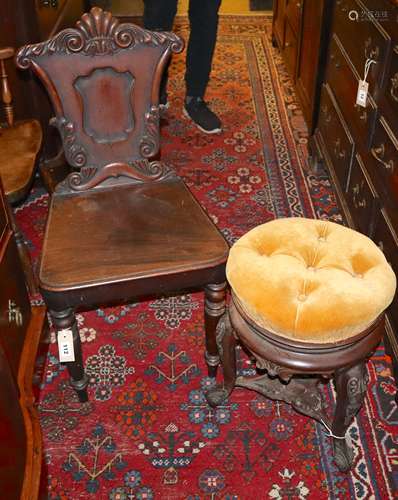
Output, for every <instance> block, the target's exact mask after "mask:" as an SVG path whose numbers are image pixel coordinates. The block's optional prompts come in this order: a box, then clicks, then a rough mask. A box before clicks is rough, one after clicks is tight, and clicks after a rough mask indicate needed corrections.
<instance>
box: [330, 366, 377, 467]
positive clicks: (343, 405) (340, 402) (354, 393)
mask: <svg viewBox="0 0 398 500" xmlns="http://www.w3.org/2000/svg"><path fill="white" fill-rule="evenodd" d="M334 380H335V383H336V392H337V400H336V409H335V413H334V419H333V425H332V432H333V434H334V435H336V436H344V435H345V433H346V431H347V429H348V427H349V425H350V424H351V422H352V420H353V419H354V417H355V415H356V414H357V413H358V411H359V410H360V408H361V406H362V403H363V400H364V397H365V394H366V386H367V382H368V379H367V372H366V363H365V361H363V362H361V363H359V364H357V365H355V366H352V367H350V368H342V369H340V370H338V371H336V372H335V374H334ZM333 450H334V460H335V462H336V465H337V467H338V468H339V469H340V470H341V471H342V472H346V471H348V470H350V469H351V467H352V463H353V460H354V454H353V451H352V448H351V446H350V445H349V444H348V443H347V438H346V439H336V438H333Z"/></svg>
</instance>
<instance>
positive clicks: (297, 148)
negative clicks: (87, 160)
mask: <svg viewBox="0 0 398 500" xmlns="http://www.w3.org/2000/svg"><path fill="white" fill-rule="evenodd" d="M176 31H177V32H178V33H180V34H182V35H183V36H184V37H185V38H186V35H187V31H188V22H187V20H186V18H179V20H178V22H177V26H176ZM270 38H271V18H270V17H267V16H253V17H252V16H250V17H249V16H248V17H245V16H236V17H234V16H223V17H222V18H221V23H220V29H219V37H218V43H217V48H216V52H215V58H214V69H213V73H212V78H211V82H210V86H209V89H208V93H207V99H208V101H209V102H210V103H211V106H212V108H213V109H214V110H215V111H216V112H217V113H218V114H219V115H220V117H221V118H222V121H223V126H224V130H223V132H222V133H221V134H220V135H211V136H207V135H204V134H202V133H201V132H199V131H198V130H197V129H196V128H195V127H194V126H193V125H192V123H191V122H189V121H187V119H185V118H184V117H183V115H182V103H183V97H184V79H183V74H184V57H185V56H184V55H178V56H176V57H174V59H173V62H172V67H171V71H170V87H169V99H170V108H169V110H168V111H167V116H165V118H164V119H163V120H162V124H161V125H162V128H161V134H162V145H161V153H162V158H163V159H164V160H165V161H167V162H168V163H170V164H173V165H174V166H175V168H176V170H177V172H178V173H179V174H180V175H181V176H182V178H183V179H184V181H185V182H186V184H187V185H188V187H189V188H190V190H191V191H192V193H193V194H194V195H195V196H196V197H197V199H198V200H199V201H200V203H201V204H202V205H203V207H204V208H205V210H206V211H207V212H208V213H209V215H210V216H211V218H212V219H213V221H214V222H215V223H216V224H217V226H218V227H219V228H220V230H221V231H222V233H223V234H224V236H225V238H226V239H227V240H228V241H229V242H230V243H233V242H234V241H235V240H236V239H237V238H239V237H240V236H241V235H243V234H244V233H245V232H247V231H248V230H250V229H251V228H253V227H254V226H256V225H258V224H261V223H264V222H266V221H269V220H272V219H274V218H278V217H286V216H296V217H300V216H305V217H314V218H322V219H329V220H332V221H335V222H339V223H344V220H343V219H342V216H341V214H340V213H339V209H338V207H337V204H336V200H335V196H334V193H333V189H332V186H331V184H330V181H329V178H328V176H327V174H326V173H324V172H319V173H317V175H315V174H313V173H311V171H310V169H309V167H308V163H307V156H308V152H307V136H308V133H307V130H306V126H305V122H304V119H303V116H302V113H301V111H300V109H299V106H298V104H297V102H296V98H295V95H294V89H293V85H292V82H291V80H290V79H289V77H288V75H287V72H286V70H285V67H284V64H283V62H282V60H281V57H280V54H279V53H278V51H277V50H276V49H274V48H273V47H272V46H271V41H270ZM47 205H48V196H47V195H46V194H45V193H44V191H43V190H42V189H41V188H40V187H39V186H35V188H34V189H33V192H32V194H31V196H30V198H29V200H28V201H27V202H26V203H25V204H24V205H22V206H21V207H19V208H18V209H17V210H16V215H17V219H18V222H19V224H20V226H21V228H22V230H23V231H24V233H25V235H26V238H27V240H28V243H29V248H30V251H31V253H32V256H33V259H34V261H35V263H36V265H37V261H38V257H39V254H40V248H41V242H42V238H43V229H44V224H45V217H46V213H47ZM38 300H39V299H38ZM78 323H79V327H80V332H81V337H82V341H83V352H84V358H85V361H86V366H87V372H88V375H89V377H90V385H89V397H90V401H89V403H86V404H83V405H80V404H79V403H78V402H77V400H76V398H75V396H74V394H73V393H72V391H71V389H70V387H69V386H68V384H67V383H66V382H67V371H66V369H65V367H64V366H60V365H59V363H58V360H57V349H56V345H55V343H54V342H55V338H54V335H52V336H51V338H50V340H49V342H50V344H49V349H48V353H46V352H45V350H44V351H43V353H42V354H41V355H40V356H39V357H38V360H37V372H36V377H35V384H36V388H37V391H38V398H39V407H38V408H39V414H40V419H41V423H42V429H43V439H44V463H43V469H42V491H43V497H44V498H49V499H52V500H56V499H57V500H60V499H72V500H75V499H79V498H84V499H112V500H122V499H133V498H136V499H144V498H146V499H151V498H158V499H173V500H174V499H176V500H177V499H185V500H188V499H189V500H199V499H224V500H227V499H228V500H232V499H253V498H261V499H263V498H264V499H265V498H273V499H293V498H296V499H316V500H320V499H327V498H330V499H336V500H337V499H345V498H358V499H373V498H374V499H387V498H394V495H396V493H394V492H396V491H397V489H398V452H397V449H398V433H397V428H398V427H397V424H398V410H397V406H396V404H395V402H394V393H395V387H394V381H393V379H392V376H391V364H390V361H389V358H388V357H387V356H386V355H385V352H384V349H383V347H380V348H379V349H378V350H377V352H376V353H375V355H374V356H373V357H372V359H371V361H370V362H369V377H370V382H369V390H368V393H367V397H366V400H365V403H364V406H363V408H362V410H361V412H360V414H359V415H358V417H357V418H356V419H355V421H354V423H353V424H352V426H351V427H350V429H349V433H350V436H351V439H352V441H353V445H354V452H355V463H354V467H353V470H352V471H351V472H350V473H348V474H342V473H340V472H339V471H338V470H337V468H336V466H335V465H334V463H333V460H332V454H331V442H330V438H329V437H328V436H327V433H326V432H325V430H324V429H323V428H322V426H320V425H319V424H317V423H315V422H314V421H313V420H311V419H309V418H306V417H304V416H301V415H299V414H297V413H296V412H295V411H293V410H292V409H291V408H290V407H289V406H288V405H286V404H284V403H280V402H274V401H270V400H266V399H265V398H263V397H261V396H259V395H258V394H256V393H253V392H251V391H248V390H244V389H239V388H237V389H236V390H235V391H234V392H233V394H232V397H231V398H230V400H229V401H228V403H227V404H225V405H224V406H222V407H220V408H217V409H212V408H210V407H209V406H208V404H207V402H206V399H205V397H204V393H205V391H206V390H207V388H208V387H209V385H211V384H212V383H213V382H212V381H211V380H210V379H209V378H208V377H207V372H206V366H205V362H204V359H203V352H204V328H203V294H202V293H201V292H197V293H194V294H192V295H184V296H178V297H160V298H158V299H157V300H152V301H149V302H144V303H138V304H130V305H128V306H121V307H112V308H101V309H98V310H97V311H90V312H87V313H79V314H78ZM238 354H239V357H238V369H239V372H240V373H241V374H246V375H249V374H254V369H253V366H252V365H251V363H250V361H249V360H248V359H247V357H246V355H245V354H244V353H243V351H242V350H241V349H238ZM43 361H44V364H43ZM325 396H326V399H327V401H328V402H329V403H330V404H332V403H333V401H334V397H335V396H334V392H333V389H332V387H331V385H329V386H328V387H327V390H326V391H325ZM395 498H396V497H395Z"/></svg>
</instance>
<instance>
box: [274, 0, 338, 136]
mask: <svg viewBox="0 0 398 500" xmlns="http://www.w3.org/2000/svg"><path fill="white" fill-rule="evenodd" d="M330 11H331V2H329V1H322V0H275V1H274V16H273V30H272V36H273V42H274V45H276V46H278V47H279V49H280V50H281V52H282V55H283V58H284V60H285V63H286V66H287V68H288V71H289V73H290V75H291V77H292V78H293V80H294V82H295V85H296V92H297V97H298V99H299V102H300V105H301V108H302V110H303V113H304V118H305V120H306V123H307V125H308V128H309V130H310V132H312V131H313V128H314V125H315V122H316V119H317V113H318V109H319V106H318V103H319V95H320V86H321V82H322V77H323V72H324V66H325V57H326V53H327V43H328V39H329V36H328V35H329V26H330Z"/></svg>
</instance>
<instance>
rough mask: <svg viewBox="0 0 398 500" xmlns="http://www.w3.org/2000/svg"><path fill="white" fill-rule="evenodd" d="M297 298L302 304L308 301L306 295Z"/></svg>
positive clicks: (301, 294)
mask: <svg viewBox="0 0 398 500" xmlns="http://www.w3.org/2000/svg"><path fill="white" fill-rule="evenodd" d="M297 298H298V300H299V301H300V302H304V301H305V300H307V295H304V293H300V295H299V296H298V297H297Z"/></svg>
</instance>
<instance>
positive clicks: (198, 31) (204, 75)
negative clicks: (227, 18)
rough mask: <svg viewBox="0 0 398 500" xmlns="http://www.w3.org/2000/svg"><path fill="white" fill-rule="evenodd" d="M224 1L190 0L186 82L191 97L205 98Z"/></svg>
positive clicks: (188, 94)
mask: <svg viewBox="0 0 398 500" xmlns="http://www.w3.org/2000/svg"><path fill="white" fill-rule="evenodd" d="M220 5H221V0H190V2H189V22H190V27H191V33H190V36H189V42H188V48H187V58H186V59H187V65H186V73H185V81H186V85H187V96H194V97H202V98H203V96H204V94H205V92H206V87H207V84H208V81H209V76H210V70H211V63H212V59H213V52H214V47H215V45H216V40H217V28H218V10H219V8H220Z"/></svg>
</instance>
